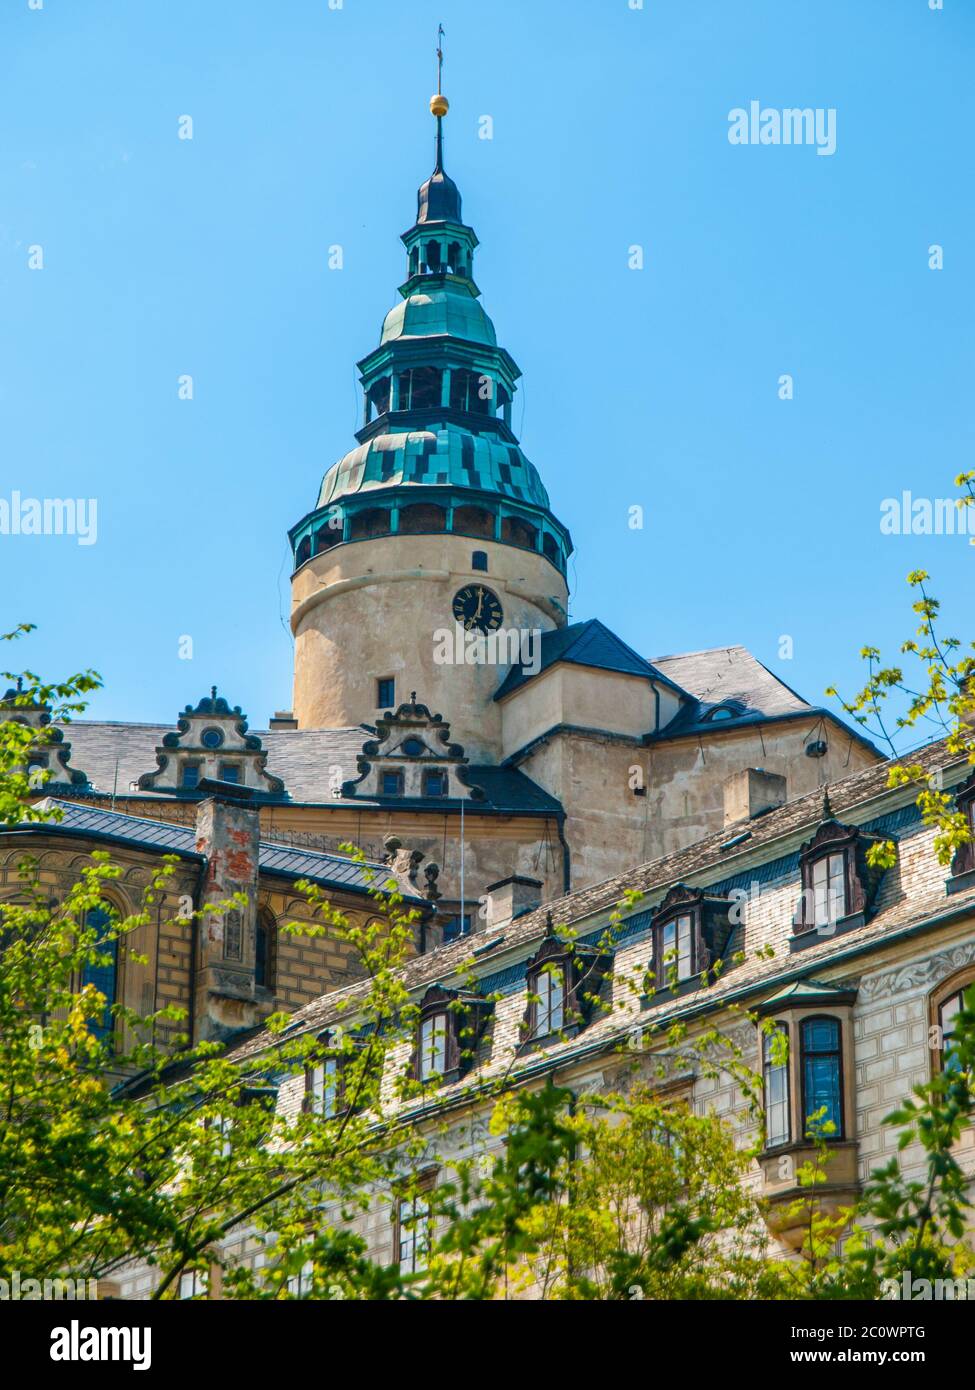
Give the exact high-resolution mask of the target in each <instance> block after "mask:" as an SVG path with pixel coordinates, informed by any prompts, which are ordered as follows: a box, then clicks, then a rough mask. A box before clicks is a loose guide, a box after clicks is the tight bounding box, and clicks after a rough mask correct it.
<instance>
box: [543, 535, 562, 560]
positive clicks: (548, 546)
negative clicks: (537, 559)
mask: <svg viewBox="0 0 975 1390" xmlns="http://www.w3.org/2000/svg"><path fill="white" fill-rule="evenodd" d="M542 554H543V555H544V556H545V558H546V560H551V561H552V564H553V565H558V563H559V544H558V541H557V540H556V539H555V537H554V536H553V535H551V534H550V533H549V532H548V531H543V532H542Z"/></svg>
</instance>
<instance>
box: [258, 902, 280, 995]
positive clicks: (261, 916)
mask: <svg viewBox="0 0 975 1390" xmlns="http://www.w3.org/2000/svg"><path fill="white" fill-rule="evenodd" d="M275 935H276V934H275V921H274V913H273V912H272V911H271V909H270V908H269V907H262V908H261V910H260V912H259V913H258V914H257V938H256V941H255V943H254V983H255V984H256V985H260V986H261V987H262V988H263V989H273V988H274V947H275Z"/></svg>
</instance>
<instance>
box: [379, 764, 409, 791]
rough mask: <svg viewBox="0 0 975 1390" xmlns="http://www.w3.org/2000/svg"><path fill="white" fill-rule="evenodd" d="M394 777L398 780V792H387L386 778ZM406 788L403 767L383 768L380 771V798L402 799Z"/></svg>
mask: <svg viewBox="0 0 975 1390" xmlns="http://www.w3.org/2000/svg"><path fill="white" fill-rule="evenodd" d="M387 777H392V778H395V780H396V787H397V790H396V791H394V792H391V791H387V790H386V778H387ZM403 787H404V779H403V769H402V768H401V767H381V768H380V769H379V794H380V796H388V797H402V795H403Z"/></svg>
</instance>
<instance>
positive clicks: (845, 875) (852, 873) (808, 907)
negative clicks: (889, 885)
mask: <svg viewBox="0 0 975 1390" xmlns="http://www.w3.org/2000/svg"><path fill="white" fill-rule="evenodd" d="M879 838H880V837H879V836H877V835H870V834H867V833H866V832H865V831H863V830H861V829H860V828H859V826H855V825H840V823H839V821H837V820H834V819H833V817H832V813H831V812H830V807H829V798H828V797H826V798H825V799H824V819H823V822H822V824H821V825H820V827H819V829H818V830H817V831H816V833H815V835H814V836H813V838H812V839H811V840H808V841H807V842H806V844H804V845H803V847H802V850H801V851H800V854H799V868H800V873H801V879H802V892H801V894H800V898H799V903H798V906H797V907H796V912H795V916H794V918H793V932H794V939H793V941H792V943H791V945H792V949H793V950H800V949H801V948H802V947H803V946H806V945H812V944H813V943H814V942H815V941H817V940H819V939H821V938H823V937H826V936H832V935H834V934H835V933H837V932H845V931H852V930H853V929H854V928H855V927H860V926H863V924H864V923H865V922H866V920H867V914H868V912H869V910H870V907H871V905H872V902H873V898H874V896H875V894H876V890H877V887H878V885H879V883H880V877H881V874H882V870H880V869H875V868H872V867H871V866H870V865H869V864H868V862H867V851H868V850H869V848H870V846H871V845H873V844H876V843H877V842H878V841H879Z"/></svg>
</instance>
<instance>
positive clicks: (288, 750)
mask: <svg viewBox="0 0 975 1390" xmlns="http://www.w3.org/2000/svg"><path fill="white" fill-rule="evenodd" d="M64 727H65V730H66V736H67V737H68V738H69V739H70V740H71V765H72V767H77V768H80V769H81V771H83V772H85V773H86V774H87V776H88V779H89V782H90V784H91V787H92V789H93V790H95V791H98V792H100V793H102V794H106V793H107V794H109V795H111V793H112V791H113V789H117V793H118V795H119V796H124V797H130V796H131V795H139V796H140V797H144V798H145V799H146V801H147V803H150V804H151V802H152V801H154V800H160V799H172V793H171V792H165V791H162V792H145V791H143V792H139V793H131V792H130V790H129V789H130V784H131V783H133V782H137V781H138V779H139V777H140V776H141V775H142V773H144V772H148V771H151V770H152V769H153V768H154V767H155V765H156V754H155V750H156V747H157V746H158V745H159V744H161V743H162V741H163V738H164V736H165V735H166V734H168V733H171V732H172V729H171V727H170V726H169V725H167V724H122V723H104V724H103V723H94V722H90V721H87V720H82V719H79V720H74V721H72V723H71V724H69V725H65V726H64ZM253 732H255V733H256V734H257V736H258V737H259V738H260V740H261V742H262V744H263V745H264V747H265V749H266V750H267V755H268V758H267V771H268V772H269V773H271V774H272V775H273V776H275V777H280V778H281V779H282V781H283V782H284V786H285V794H284V796H282V797H281V798H280V800H281V801H283V802H288V801H290V802H296V803H300V804H304V805H327V806H336V805H341V806H356V807H365V806H370V805H377V806H378V805H384V806H385V805H389V804H391V803H390V801H389V799H388V798H387V799H386V800H384V801H379V800H376V801H370V800H368V799H367V798H365V797H361V796H357V797H354V798H353V797H342V796H334V795H333V794H332V787H333V786H336V785H341V783H343V782H347V781H352V780H354V779H355V778H356V777H357V775H358V768H357V765H356V759H357V758H358V756H359V754H360V753H361V752H362V745H363V743H365V742H366V740H367V739H369V738H370V737H374V736H375V730H374V729H370V728H368V727H366V726H364V725H361V724H357V725H354V726H353V727H352V728H345V729H274V730H270V731H265V730H262V729H258V730H254V731H253ZM116 759H117V760H118V770H117V772H116ZM467 772H468V781H469V782H471V783H472V784H473V785H475V786H479V787H481V788H482V789H483V791H484V797H485V799H484V800H483V801H478V802H476V803H471V805H470V809H471V810H472V811H478V812H483V811H485V810H488V811H498V812H504V813H505V814H512V815H517V814H522V815H556V814H558V812H559V811H560V810H561V806H560V803H559V802H558V801H556V800H555V798H554V797H552V796H549V794H548V793H547V792H545V791H543V790H542V789H541V787H539V786H537V785H536V783H534V782H533V781H532V780H531V778H529V777H527V776H526V775H525V774H524V773H523V772H519V771H518V770H517V769H515V768H497V767H485V766H481V765H475V766H469V767H468V768H467ZM83 790H84V789H83V788H80V789H79V788H75V789H73V791H72V794H73V795H78V794H79V793H80V792H83ZM263 799H264V800H273V798H263ZM395 804H396V805H397V806H400V807H407V808H410V807H420V806H422V807H425V808H429V807H432V806H437V807H438V808H440V809H450V808H451V807H452V806H456V805H459V802H457V803H455V802H451V801H446V802H445V801H444V800H443V799H442V798H440V797H429V798H425V799H423V800H416V801H410V802H405V801H403V800H402V799H397V801H396V802H395Z"/></svg>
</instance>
